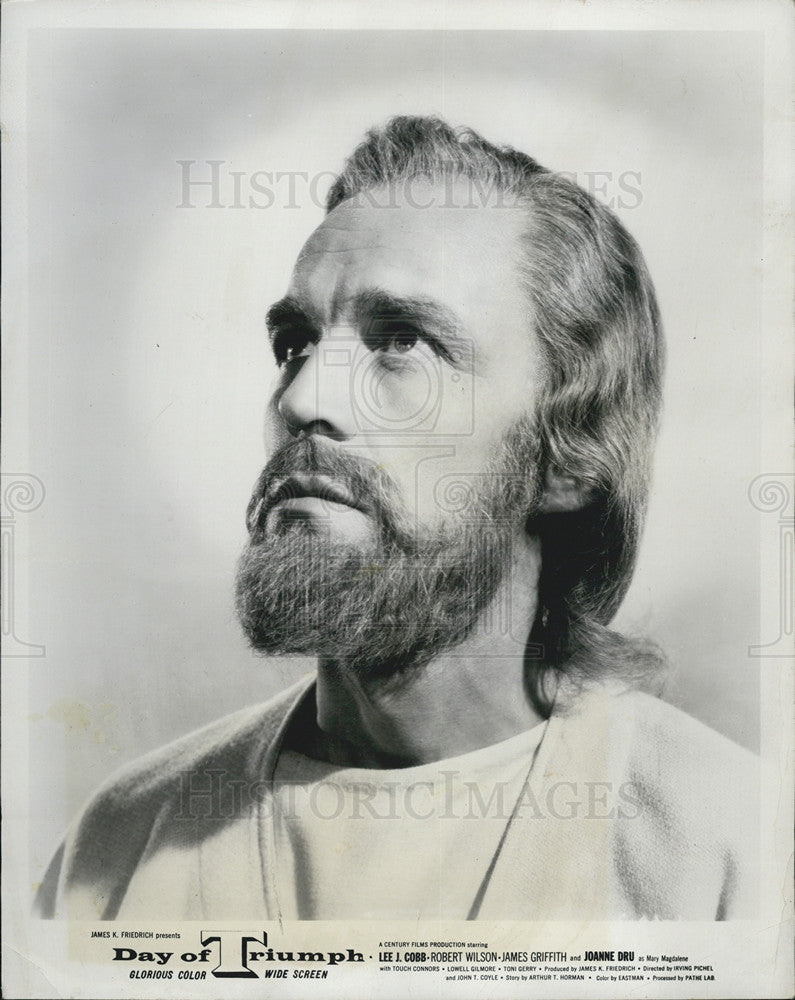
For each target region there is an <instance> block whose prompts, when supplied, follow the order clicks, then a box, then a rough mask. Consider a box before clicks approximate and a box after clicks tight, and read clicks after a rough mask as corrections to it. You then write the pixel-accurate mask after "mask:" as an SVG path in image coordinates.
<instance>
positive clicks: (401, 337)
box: [364, 320, 420, 354]
mask: <svg viewBox="0 0 795 1000" xmlns="http://www.w3.org/2000/svg"><path fill="white" fill-rule="evenodd" d="M364 339H365V342H366V343H367V346H368V347H369V348H370V350H371V351H380V352H381V353H383V354H408V353H409V351H412V350H414V348H415V347H416V346H417V343H418V342H419V340H420V334H419V331H418V330H416V329H414V328H413V327H412V326H409V325H407V324H406V323H401V322H394V323H390V322H388V321H383V320H382V321H380V322H378V323H374V324H373V326H372V327H371V329H370V330H369V331H368V335H367V336H366V337H365V338H364Z"/></svg>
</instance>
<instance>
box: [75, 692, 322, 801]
mask: <svg viewBox="0 0 795 1000" xmlns="http://www.w3.org/2000/svg"><path fill="white" fill-rule="evenodd" d="M311 681H312V677H310V676H307V677H304V678H302V679H301V680H300V681H299V682H298V683H296V684H294V685H292V686H291V687H289V688H287V689H286V690H284V691H281V692H280V693H279V694H277V695H275V696H274V697H273V698H271V699H270V700H269V701H267V702H263V703H261V704H258V705H250V706H247V707H246V708H243V709H240V710H239V711H237V712H233V713H232V714H231V715H226V716H224V717H222V718H220V719H216V720H215V721H213V722H211V723H209V724H208V725H206V726H203V727H202V728H200V729H196V730H193V731H192V732H190V733H187V734H186V735H185V736H181V737H179V738H178V739H176V740H174V741H173V742H171V743H168V744H166V745H165V746H162V747H159V748H158V749H156V750H153V751H151V752H150V753H148V754H146V755H145V756H143V757H139V758H137V759H136V760H134V761H132V762H131V763H129V764H128V765H126V766H125V767H123V768H122V769H121V770H119V771H117V772H116V773H115V774H113V775H112V776H111V777H110V779H109V780H108V781H106V782H105V784H104V785H103V786H101V788H100V789H99V791H98V792H97V793H96V794H95V795H94V797H93V802H94V803H96V802H105V803H108V802H111V801H114V800H119V801H120V802H123V803H126V804H130V803H138V804H139V803H140V801H141V800H142V799H149V798H154V799H159V798H162V797H163V796H167V795H169V794H170V793H171V791H172V790H173V789H174V787H175V786H178V785H180V783H181V782H182V781H183V780H184V778H185V776H186V775H190V774H194V773H195V774H201V773H204V774H207V773H210V772H211V771H214V770H215V771H221V770H222V771H223V772H224V773H226V774H228V775H229V776H234V777H235V778H243V777H246V776H254V774H253V772H254V771H255V770H256V768H257V767H258V765H259V762H260V760H261V757H262V754H263V753H265V752H267V750H268V748H269V747H270V745H271V744H272V742H273V740H274V739H275V738H276V736H277V734H278V732H279V729H280V727H281V725H282V723H283V722H284V720H285V719H286V717H287V715H288V714H289V712H290V710H291V708H292V707H293V706H294V705H295V704H296V702H297V701H298V700H299V699H300V697H301V696H302V694H304V693H305V692H306V690H307V689H308V687H309V685H310V683H311Z"/></svg>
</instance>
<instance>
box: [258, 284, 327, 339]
mask: <svg viewBox="0 0 795 1000" xmlns="http://www.w3.org/2000/svg"><path fill="white" fill-rule="evenodd" d="M288 323H289V324H293V325H295V326H303V327H309V328H311V329H315V323H314V321H313V319H312V317H311V316H310V315H309V313H308V312H307V311H306V310H305V309H304V308H303V307H302V306H301V304H300V303H299V302H298V300H297V299H294V298H293V297H292V295H285V297H284V298H283V299H279V301H278V302H274V303H273V305H272V306H271V307H270V309H269V310H268V312H267V314H266V316H265V324H266V326H267V328H268V335H269V336H270V337H271V339H273V335H274V333H275V332H276V330H278V328H279V327H280V326H286V325H287V324H288Z"/></svg>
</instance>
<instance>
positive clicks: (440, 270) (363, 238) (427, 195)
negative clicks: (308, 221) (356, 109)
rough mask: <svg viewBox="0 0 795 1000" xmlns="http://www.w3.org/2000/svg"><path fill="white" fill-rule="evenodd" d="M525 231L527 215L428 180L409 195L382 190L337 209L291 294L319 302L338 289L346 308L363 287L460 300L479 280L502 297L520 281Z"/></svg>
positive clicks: (308, 247)
mask: <svg viewBox="0 0 795 1000" xmlns="http://www.w3.org/2000/svg"><path fill="white" fill-rule="evenodd" d="M423 185H424V186H423ZM525 227H526V215H525V212H524V210H520V209H517V208H516V207H508V206H506V205H502V206H500V205H497V206H495V205H491V204H477V203H472V204H469V203H467V201H466V199H465V198H459V199H457V200H456V199H455V197H451V196H450V192H449V190H448V191H444V190H443V189H440V187H439V186H438V185H432V184H429V183H427V182H422V183H418V184H417V185H415V186H414V187H413V188H412V189H411V191H410V192H409V196H408V197H407V196H406V194H405V193H398V192H394V191H388V190H387V189H375V190H373V191H370V192H367V193H365V195H363V196H361V197H360V198H359V199H351V200H350V201H346V202H343V203H342V204H341V205H339V206H337V208H335V209H334V210H333V211H332V212H331V213H330V214H329V215H328V216H327V218H326V219H325V220H324V221H323V223H322V224H321V225H320V226H319V227H318V228H317V229H316V230H315V231H314V233H313V234H312V235H311V236H310V237H309V239H308V240H307V242H306V244H305V245H304V248H303V249H302V251H301V253H300V254H299V257H298V260H297V262H296V265H295V269H294V273H293V281H292V283H291V293H292V294H294V295H295V296H296V297H298V298H308V299H311V300H316V299H317V298H318V296H320V297H325V296H326V295H327V294H329V293H331V288H330V287H329V286H330V285H332V284H333V285H334V286H335V288H334V291H333V297H334V299H335V301H337V302H339V301H340V300H341V299H343V300H344V299H345V298H346V297H347V296H348V295H349V294H355V291H356V286H357V285H359V284H360V283H362V284H365V285H372V284H377V285H383V286H385V287H390V288H392V289H393V290H394V291H395V292H396V293H397V294H409V293H411V292H412V291H414V292H419V293H425V294H431V293H437V294H442V295H444V294H445V293H447V292H449V293H450V294H452V295H453V296H456V295H459V294H461V293H463V292H464V290H465V289H466V288H468V289H470V290H471V288H472V284H473V282H474V283H476V284H483V285H488V286H489V287H490V288H491V289H492V294H496V293H497V291H498V289H499V287H500V286H505V284H506V282H507V281H508V280H509V278H511V277H513V278H518V265H517V259H518V252H519V240H520V237H521V234H522V232H523V230H524V229H525ZM510 283H511V284H513V283H514V282H513V281H511V282H510Z"/></svg>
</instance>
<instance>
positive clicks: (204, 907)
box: [37, 678, 759, 920]
mask: <svg viewBox="0 0 795 1000" xmlns="http://www.w3.org/2000/svg"><path fill="white" fill-rule="evenodd" d="M312 683H313V678H307V679H304V680H303V681H301V682H300V683H299V684H298V685H296V686H294V687H293V688H291V689H290V690H289V691H286V692H284V693H282V694H281V695H279V696H278V697H277V698H275V699H274V700H273V701H271V702H270V703H268V704H267V705H264V706H262V705H260V706H256V707H253V708H248V709H245V710H244V711H242V712H238V713H236V714H234V715H232V716H229V717H227V718H225V719H222V720H220V721H219V722H216V723H214V724H212V725H211V726H208V727H206V728H205V729H202V730H200V731H198V732H195V733H192V734H190V735H188V736H186V737H184V738H182V739H180V740H178V741H177V742H175V743H173V744H171V745H169V746H167V747H165V748H163V749H161V750H158V751H156V752H155V753H152V754H149V755H148V756H146V757H144V758H142V759H140V760H138V761H136V762H135V763H133V764H132V765H130V766H128V767H127V768H125V769H124V770H123V771H122V772H121V773H119V774H118V775H116V776H115V777H114V778H112V779H111V780H110V781H109V782H108V783H106V785H105V786H104V787H103V788H102V789H100V791H99V792H98V793H97V794H96V795H95V796H94V798H93V799H92V800H91V801H90V802H89V804H88V806H87V807H86V808H85V810H84V811H83V813H82V814H81V815H80V817H79V818H78V819H77V821H76V822H75V824H74V825H73V826H72V827H71V829H70V831H69V833H68V835H67V838H66V840H65V843H64V845H63V846H62V847H61V849H60V850H59V852H58V853H57V855H56V856H55V858H54V859H53V862H52V864H51V866H50V869H49V870H48V873H47V876H46V878H45V881H44V883H43V884H42V887H41V889H40V892H39V895H38V899H37V909H38V912H39V914H40V915H41V916H44V917H56V918H69V919H83V920H97V919H108V920H114V919H118V920H122V919H124V920H131V919H147V920H154V919H157V920H167V919H173V920H198V919H206V918H213V919H216V920H239V919H250V918H259V919H269V920H275V919H279V918H280V917H281V916H282V914H281V912H280V908H279V898H278V894H277V892H276V886H277V884H278V880H277V865H278V858H277V857H276V841H275V838H274V825H273V807H274V801H273V792H274V789H273V778H274V772H275V768H276V763H277V760H278V756H279V750H280V745H281V741H282V737H283V735H284V732H285V729H286V727H287V724H288V722H289V720H290V718H291V716H292V714H293V712H294V710H295V708H296V706H297V705H298V704H299V702H300V701H301V700H302V698H303V697H304V696H305V695H306V694H307V693H308V692H309V689H310V687H311V685H312ZM442 763H443V762H442ZM758 765H759V762H758V760H757V759H756V758H755V757H754V756H753V755H751V754H750V753H748V752H747V751H745V750H742V749H741V748H739V747H737V746H736V745H734V744H733V743H731V742H730V741H729V740H727V739H725V738H724V737H722V736H719V735H718V734H717V733H714V732H713V731H712V730H710V729H708V728H707V727H706V726H704V725H702V724H701V723H699V722H697V721H696V720H694V719H692V718H690V717H689V716H687V715H685V714H684V713H683V712H681V711H679V710H678V709H676V708H673V707H672V706H670V705H667V704H665V703H664V702H662V701H659V700H658V699H656V698H653V697H650V696H648V695H645V694H642V693H639V692H631V691H623V692H620V691H616V690H611V689H610V688H608V687H599V688H596V689H593V690H590V691H588V692H583V693H582V694H581V695H580V696H579V697H578V698H577V699H576V700H575V701H574V703H573V707H570V708H569V709H568V710H566V711H563V710H561V709H558V710H556V711H554V712H553V714H552V716H551V718H550V719H549V721H548V723H547V724H546V726H545V727H544V731H543V735H542V737H541V741H540V744H539V745H538V746H537V747H536V749H535V751H534V754H533V757H532V760H528V774H527V779H526V783H525V785H524V788H523V790H522V793H521V795H520V797H519V803H521V804H522V808H521V809H516V810H514V812H513V813H512V814H511V816H510V818H508V819H506V822H505V828H504V834H503V836H502V837H501V838H500V840H499V843H498V846H497V848H496V849H495V847H494V844H493V838H492V837H491V835H490V839H489V841H488V843H489V847H488V850H489V853H490V859H489V860H488V863H487V864H486V865H485V866H484V878H483V879H482V881H481V882H480V885H479V887H478V888H477V891H476V892H475V893H474V896H473V899H472V901H471V906H470V908H469V912H468V914H467V916H469V917H470V918H479V919H486V918H487V919H516V920H542V919H543V920H564V919H575V920H621V919H662V920H716V919H732V918H753V917H755V916H756V915H757V900H756V878H755V870H756V866H757V862H758V852H757V847H756V844H757V842H758V815H759V812H758V807H757V798H758V785H759V769H758ZM622 788H623V789H624V791H623V793H621V801H620V802H619V800H618V798H617V794H618V792H619V790H620V789H622ZM569 792H571V795H569V794H568V793H569ZM574 800H576V801H578V802H580V803H582V802H588V803H589V805H588V807H584V806H580V807H578V808H576V809H574V808H572V806H571V802H572V801H574ZM550 803H554V805H552V807H550ZM622 803H623V807H622V808H616V805H617V804H618V805H619V806H621V805H622ZM462 822H466V821H464V820H462ZM470 822H471V821H470ZM470 839H471V838H470ZM372 849H373V851H376V852H377V851H378V842H377V839H374V841H373V848H372ZM449 875H450V878H451V879H454V878H455V877H456V873H455V871H454V870H453V871H450V873H449Z"/></svg>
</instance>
